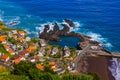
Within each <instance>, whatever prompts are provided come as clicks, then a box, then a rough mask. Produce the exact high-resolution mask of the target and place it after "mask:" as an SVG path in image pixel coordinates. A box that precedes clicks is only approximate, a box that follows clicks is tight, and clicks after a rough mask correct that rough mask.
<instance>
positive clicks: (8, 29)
mask: <svg viewBox="0 0 120 80" xmlns="http://www.w3.org/2000/svg"><path fill="white" fill-rule="evenodd" d="M2 30H4V31H11V30H17V31H24V30H23V29H19V28H8V27H4V28H2Z"/></svg>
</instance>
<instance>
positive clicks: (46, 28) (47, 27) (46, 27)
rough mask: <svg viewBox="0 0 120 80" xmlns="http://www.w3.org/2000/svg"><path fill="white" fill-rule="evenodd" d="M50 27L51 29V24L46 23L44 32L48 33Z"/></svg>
mask: <svg viewBox="0 0 120 80" xmlns="http://www.w3.org/2000/svg"><path fill="white" fill-rule="evenodd" d="M49 29H50V26H49V25H45V26H44V32H45V33H46V32H47V31H48V30H49Z"/></svg>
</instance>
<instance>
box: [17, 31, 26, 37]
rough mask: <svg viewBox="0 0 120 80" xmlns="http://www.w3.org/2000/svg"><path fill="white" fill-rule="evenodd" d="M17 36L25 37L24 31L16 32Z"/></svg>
mask: <svg viewBox="0 0 120 80" xmlns="http://www.w3.org/2000/svg"><path fill="white" fill-rule="evenodd" d="M18 34H19V35H21V36H25V34H26V33H25V31H18Z"/></svg>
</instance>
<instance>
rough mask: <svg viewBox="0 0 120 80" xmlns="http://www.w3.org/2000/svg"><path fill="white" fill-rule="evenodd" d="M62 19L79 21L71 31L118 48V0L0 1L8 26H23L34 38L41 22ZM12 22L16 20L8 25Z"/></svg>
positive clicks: (116, 72)
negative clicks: (13, 23)
mask: <svg viewBox="0 0 120 80" xmlns="http://www.w3.org/2000/svg"><path fill="white" fill-rule="evenodd" d="M64 18H68V19H72V20H73V21H75V22H76V23H77V24H78V26H77V27H75V28H73V29H72V30H73V31H76V32H82V33H84V34H86V35H89V36H91V37H92V38H93V39H94V40H97V41H103V42H106V43H107V44H106V45H105V46H104V47H105V48H107V49H109V50H112V51H120V34H119V32H120V0H0V20H3V21H4V22H5V23H6V25H8V26H9V27H18V28H23V29H25V30H26V31H27V32H28V33H29V35H30V36H35V37H37V31H38V29H40V30H41V29H42V28H41V27H40V25H41V24H45V23H48V24H49V23H50V22H54V21H55V22H58V23H61V22H62V20H63V19H64ZM12 21H17V22H18V23H17V24H16V25H9V23H10V22H12ZM72 39H74V38H72ZM72 39H70V40H72ZM63 40H65V39H63ZM61 43H64V42H61ZM70 44H71V43H70ZM113 62H114V64H113V65H112V66H111V68H110V70H111V72H112V74H113V75H114V77H115V78H116V80H120V77H119V76H120V69H119V66H120V65H119V62H118V61H117V59H113Z"/></svg>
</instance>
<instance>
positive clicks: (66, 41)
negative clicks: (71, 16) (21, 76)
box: [49, 36, 80, 48]
mask: <svg viewBox="0 0 120 80" xmlns="http://www.w3.org/2000/svg"><path fill="white" fill-rule="evenodd" d="M78 42H80V39H79V38H78V37H71V36H68V37H60V39H59V41H58V42H56V41H50V42H49V44H52V45H53V44H54V45H60V46H61V47H64V46H69V47H75V48H77V47H78V46H77V44H78Z"/></svg>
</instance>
